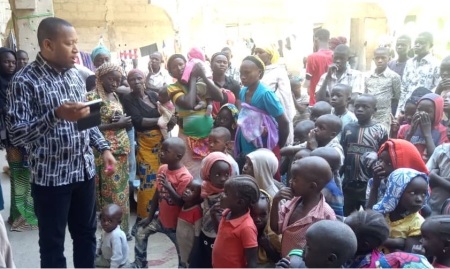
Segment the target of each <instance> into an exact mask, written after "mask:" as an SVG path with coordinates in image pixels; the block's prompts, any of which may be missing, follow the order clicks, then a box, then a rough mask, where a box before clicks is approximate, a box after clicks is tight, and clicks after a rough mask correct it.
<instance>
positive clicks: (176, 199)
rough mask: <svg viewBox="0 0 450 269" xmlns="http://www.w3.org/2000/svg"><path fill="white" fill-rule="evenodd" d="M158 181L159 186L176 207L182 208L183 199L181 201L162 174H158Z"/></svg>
mask: <svg viewBox="0 0 450 269" xmlns="http://www.w3.org/2000/svg"><path fill="white" fill-rule="evenodd" d="M158 180H159V181H160V182H161V185H162V186H163V187H164V188H166V190H167V192H168V193H169V195H170V198H172V200H173V202H174V203H175V204H176V205H178V206H182V205H183V203H184V202H183V199H181V196H180V195H179V194H178V193H177V191H176V190H175V189H174V188H173V186H172V184H171V183H170V182H169V181H168V180H167V178H166V175H165V174H163V173H160V174H158Z"/></svg>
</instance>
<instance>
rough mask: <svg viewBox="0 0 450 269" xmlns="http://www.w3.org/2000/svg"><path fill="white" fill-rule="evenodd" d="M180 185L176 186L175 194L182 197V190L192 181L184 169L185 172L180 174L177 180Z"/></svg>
mask: <svg viewBox="0 0 450 269" xmlns="http://www.w3.org/2000/svg"><path fill="white" fill-rule="evenodd" d="M178 180H179V182H180V184H178V186H177V188H176V192H177V193H178V194H179V195H182V194H183V192H184V190H185V189H186V187H187V185H189V182H191V180H192V175H191V174H190V173H189V171H188V170H187V169H186V171H185V172H182V173H181V175H180V178H179V179H178Z"/></svg>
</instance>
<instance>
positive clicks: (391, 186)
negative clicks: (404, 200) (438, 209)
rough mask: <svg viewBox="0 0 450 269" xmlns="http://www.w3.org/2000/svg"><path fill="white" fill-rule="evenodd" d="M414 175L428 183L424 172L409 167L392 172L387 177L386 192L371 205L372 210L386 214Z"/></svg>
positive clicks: (391, 209)
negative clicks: (379, 199) (378, 200)
mask: <svg viewBox="0 0 450 269" xmlns="http://www.w3.org/2000/svg"><path fill="white" fill-rule="evenodd" d="M415 177H422V178H424V179H425V180H426V182H427V184H428V176H427V174H425V173H422V172H419V171H416V170H414V169H410V168H399V169H397V170H395V171H394V172H392V173H391V174H390V175H389V177H388V179H387V187H386V193H385V194H384V196H383V199H381V201H380V202H379V203H377V204H375V205H374V206H373V210H375V211H377V212H380V213H382V214H388V213H390V212H392V211H394V209H395V208H396V207H397V205H398V203H399V202H400V198H401V196H402V194H403V192H404V191H405V189H406V187H407V186H408V184H409V182H411V180H412V179H413V178H415ZM429 195H430V194H429V193H428V192H427V195H426V199H425V201H428V198H429Z"/></svg>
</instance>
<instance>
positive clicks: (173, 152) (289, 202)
mask: <svg viewBox="0 0 450 269" xmlns="http://www.w3.org/2000/svg"><path fill="white" fill-rule="evenodd" d="M291 82H292V85H291V86H292V89H293V98H294V99H295V100H296V101H298V103H297V108H298V111H299V114H301V115H297V121H296V122H295V126H294V144H293V145H288V146H286V147H284V148H282V149H281V151H280V153H281V155H282V159H281V160H280V161H279V160H278V159H277V157H276V156H275V155H274V153H273V152H272V151H271V150H269V149H258V150H256V151H254V152H252V153H250V154H248V155H247V156H246V160H245V164H244V165H243V167H239V165H238V164H237V163H236V161H235V160H234V158H233V156H232V155H231V154H230V152H232V148H233V137H234V136H235V131H236V116H235V114H236V113H235V112H236V111H237V108H236V107H234V105H232V104H226V105H224V106H223V107H222V108H221V109H220V110H219V112H218V114H217V116H216V118H215V124H214V127H215V128H213V129H212V131H211V133H210V135H209V152H210V153H209V155H207V156H206V157H205V158H204V159H203V161H202V164H201V178H193V177H192V176H191V174H190V173H189V171H188V170H187V169H186V167H184V166H183V164H182V163H181V159H182V158H183V156H184V154H185V152H186V150H187V149H186V145H185V144H184V142H183V140H182V139H179V138H176V137H171V138H167V139H165V140H164V142H163V143H162V146H161V149H160V160H161V164H162V165H161V167H160V169H159V171H158V177H157V185H158V190H157V192H156V194H155V196H154V198H153V200H152V201H151V205H150V210H149V216H148V218H146V219H143V220H142V221H141V222H140V223H139V228H138V230H137V234H136V236H135V240H136V242H135V260H134V262H133V264H131V266H135V267H147V265H148V264H147V242H148V238H149V236H150V235H151V234H154V233H156V232H161V233H164V234H166V235H167V236H168V237H169V238H170V239H171V241H172V242H173V243H174V244H175V246H176V249H177V253H178V262H179V266H180V267H193V268H210V267H272V268H273V267H274V266H276V267H290V268H305V267H309V268H317V267H323V268H332V267H341V266H344V267H349V268H374V267H379V268H400V267H408V266H409V267H411V268H430V267H431V266H434V267H437V268H440V267H449V266H450V249H449V246H450V245H449V242H450V233H449V232H448V231H449V230H448V229H449V228H450V226H448V225H449V224H450V216H449V215H443V212H448V209H447V208H448V207H449V204H450V202H449V200H448V199H449V198H450V186H449V183H448V180H447V178H448V177H449V175H450V171H449V170H448V169H449V168H448V167H449V166H448V165H447V164H448V158H450V154H449V152H450V151H449V150H450V148H449V147H450V146H449V145H450V144H448V143H446V142H448V137H447V133H448V134H450V132H447V129H446V128H445V127H444V126H443V124H442V122H443V121H445V120H446V119H447V118H446V117H444V118H443V116H444V115H446V113H447V110H449V111H450V109H449V107H450V105H449V103H450V102H449V101H448V100H447V99H450V98H446V99H444V98H442V97H441V96H440V95H438V94H434V93H431V92H430V91H425V90H423V89H420V88H419V89H417V90H416V91H415V92H414V93H413V94H412V95H411V97H410V99H409V100H408V101H407V102H406V106H405V115H404V117H403V118H399V119H398V120H396V119H394V118H393V121H392V124H391V126H388V127H390V130H388V128H387V127H386V126H385V125H383V124H382V123H378V122H375V121H374V120H373V115H374V114H375V113H376V112H377V99H376V98H375V97H374V96H373V95H370V94H352V89H351V87H349V86H347V85H344V84H336V85H335V86H334V87H333V88H332V89H331V93H330V102H329V103H328V102H324V101H320V102H317V103H316V104H315V105H314V106H312V107H310V108H308V107H307V105H305V103H304V100H303V99H302V97H301V94H300V90H299V88H298V87H300V83H298V81H297V80H292V81H291ZM446 94H447V92H446V91H445V89H444V90H443V95H444V96H446ZM397 138H400V139H397ZM426 162H427V163H426ZM425 163H426V165H425ZM278 170H279V172H281V174H282V175H284V177H283V179H284V180H282V182H278V181H276V180H274V176H275V174H276V173H277V172H278ZM430 190H431V194H430ZM361 208H363V209H366V210H361ZM446 210H447V211H446ZM430 214H431V216H430ZM119 216H120V208H119V209H118V208H117V207H116V206H114V205H110V206H107V207H106V208H104V209H103V211H102V213H101V221H102V227H103V229H104V236H103V237H104V239H103V245H102V246H105V244H106V245H107V244H109V246H112V245H113V244H112V242H118V243H117V244H119V245H121V247H118V246H117V245H115V246H114V250H113V251H111V250H108V247H106V248H105V247H101V248H100V250H101V255H100V256H103V258H102V259H100V258H99V263H98V265H99V266H100V264H102V262H104V260H105V259H106V260H108V261H109V262H110V265H111V266H113V264H114V265H118V266H119V267H124V266H128V264H127V262H128V260H127V258H124V257H127V255H128V254H127V252H128V249H127V248H125V247H124V245H126V239H125V240H123V236H122V235H121V233H120V228H118V226H117V225H118V224H120V217H119ZM118 230H119V231H118ZM427 258H428V259H427ZM430 262H431V263H432V265H431V264H430Z"/></svg>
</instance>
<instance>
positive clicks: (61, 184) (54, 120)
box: [6, 18, 116, 268]
mask: <svg viewBox="0 0 450 269" xmlns="http://www.w3.org/2000/svg"><path fill="white" fill-rule="evenodd" d="M37 36H38V42H39V46H40V52H39V54H38V55H37V56H36V60H35V61H34V62H32V63H31V64H29V65H27V66H26V67H24V68H23V69H22V70H20V71H19V72H18V73H17V74H16V76H15V77H14V78H13V79H12V81H11V84H10V87H9V88H8V91H7V107H8V112H7V118H6V122H7V129H8V132H9V138H10V141H11V142H12V144H13V145H16V146H24V147H26V148H27V150H28V153H29V163H30V170H31V185H32V186H31V190H32V196H33V200H34V207H35V212H36V216H37V218H38V222H39V247H40V254H41V264H40V265H41V267H43V268H47V267H53V268H56V267H59V268H65V267H67V264H66V258H65V257H64V239H65V230H66V226H67V225H68V226H69V231H70V233H71V236H72V238H73V250H74V253H73V259H74V266H75V267H84V268H92V267H94V258H95V249H96V238H95V231H96V213H95V212H96V210H95V180H94V179H93V178H94V176H95V172H96V171H95V164H94V156H93V152H92V148H91V147H94V148H96V149H97V150H98V152H100V153H101V154H102V155H103V159H104V162H105V166H106V167H108V170H107V171H105V172H106V173H107V174H110V173H113V172H114V169H115V163H116V161H115V160H114V157H113V156H112V154H111V152H110V150H109V149H110V148H109V144H108V142H107V141H105V139H104V138H103V136H102V134H101V133H100V131H99V130H98V128H97V127H95V128H91V129H88V130H84V131H79V130H78V127H77V123H76V122H77V120H79V119H80V118H83V117H85V116H87V115H88V114H89V107H86V106H85V105H84V104H83V102H84V101H85V94H86V90H85V87H84V83H83V81H82V80H81V78H80V77H79V75H78V71H77V70H76V69H74V68H73V67H74V64H75V60H76V57H77V56H76V55H77V53H78V49H77V45H76V43H77V40H78V37H77V33H76V31H75V29H74V27H73V26H72V25H71V24H70V23H68V22H67V21H65V20H62V19H59V18H46V19H44V20H42V22H41V23H40V24H39V27H38V34H37Z"/></svg>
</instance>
